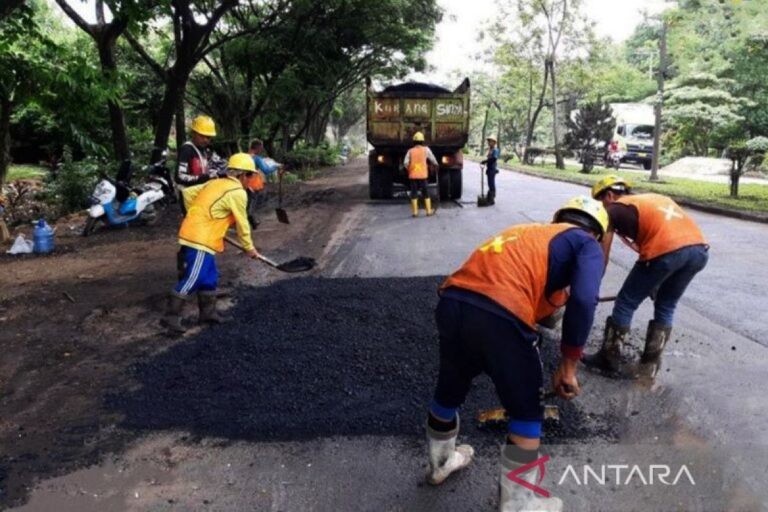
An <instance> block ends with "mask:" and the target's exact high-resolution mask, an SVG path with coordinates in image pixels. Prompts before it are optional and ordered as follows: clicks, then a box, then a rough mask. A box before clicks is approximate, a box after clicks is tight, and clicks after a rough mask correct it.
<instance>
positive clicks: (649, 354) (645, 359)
mask: <svg viewBox="0 0 768 512" xmlns="http://www.w3.org/2000/svg"><path fill="white" fill-rule="evenodd" d="M671 335H672V326H671V325H662V324H660V323H658V322H656V321H655V320H651V321H650V322H648V331H647V332H646V334H645V349H644V350H643V355H642V356H640V366H639V370H640V376H641V377H648V378H651V379H653V378H655V377H656V374H657V373H659V370H660V369H661V353H662V352H664V347H665V346H666V345H667V342H668V341H669V338H670V336H671Z"/></svg>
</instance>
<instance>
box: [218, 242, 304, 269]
mask: <svg viewBox="0 0 768 512" xmlns="http://www.w3.org/2000/svg"><path fill="white" fill-rule="evenodd" d="M224 240H225V241H226V242H227V243H229V244H231V245H233V246H235V247H237V248H238V249H240V250H241V251H243V252H245V248H244V247H243V246H242V245H241V244H240V242H238V241H237V240H235V239H233V238H230V237H228V236H225V237H224ZM258 259H259V260H261V261H262V262H264V263H266V264H267V265H269V266H270V267H272V268H276V269H277V270H279V271H281V272H288V273H295V272H306V271H307V270H312V269H313V268H315V265H316V264H317V262H316V261H315V259H314V258H307V257H306V256H299V257H298V258H294V259H292V260H291V261H286V262H285V263H277V262H276V261H273V260H271V259H270V258H267V257H266V256H263V255H261V254H259V256H258Z"/></svg>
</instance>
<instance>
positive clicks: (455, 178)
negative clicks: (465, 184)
mask: <svg viewBox="0 0 768 512" xmlns="http://www.w3.org/2000/svg"><path fill="white" fill-rule="evenodd" d="M461 192H462V172H461V169H451V199H453V200H454V201H458V200H459V199H461Z"/></svg>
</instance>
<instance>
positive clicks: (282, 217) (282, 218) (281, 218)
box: [275, 169, 291, 224]
mask: <svg viewBox="0 0 768 512" xmlns="http://www.w3.org/2000/svg"><path fill="white" fill-rule="evenodd" d="M275 214H276V215H277V221H278V222H282V223H283V224H290V223H291V221H289V220H288V214H287V213H286V212H285V210H283V170H282V169H280V170H278V171H277V208H275Z"/></svg>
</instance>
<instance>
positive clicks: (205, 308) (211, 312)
mask: <svg viewBox="0 0 768 512" xmlns="http://www.w3.org/2000/svg"><path fill="white" fill-rule="evenodd" d="M216 303H217V294H216V291H215V290H212V291H204V292H197V304H198V306H199V307H200V318H199V320H198V322H200V323H201V324H203V323H205V324H220V323H223V322H226V321H227V320H228V319H227V318H224V317H222V316H221V315H219V312H218V311H217V310H216Z"/></svg>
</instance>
